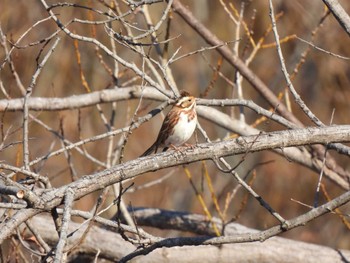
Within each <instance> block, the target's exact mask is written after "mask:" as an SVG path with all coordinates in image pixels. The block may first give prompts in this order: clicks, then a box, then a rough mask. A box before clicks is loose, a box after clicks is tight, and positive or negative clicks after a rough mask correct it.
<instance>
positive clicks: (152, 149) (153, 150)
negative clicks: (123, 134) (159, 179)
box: [140, 143, 158, 157]
mask: <svg viewBox="0 0 350 263" xmlns="http://www.w3.org/2000/svg"><path fill="white" fill-rule="evenodd" d="M157 149H158V147H157V144H156V143H153V144H152V146H151V147H149V148H148V149H147V150H146V151H145V152H144V153H143V154H142V155H141V156H140V157H144V156H147V155H150V154H151V153H153V152H157Z"/></svg>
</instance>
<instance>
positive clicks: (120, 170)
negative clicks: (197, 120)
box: [0, 125, 350, 243]
mask: <svg viewBox="0 0 350 263" xmlns="http://www.w3.org/2000/svg"><path fill="white" fill-rule="evenodd" d="M349 141H350V125H340V126H331V127H324V128H304V129H296V130H287V131H278V132H269V133H263V134H262V133H261V134H258V135H253V136H245V137H244V136H242V137H238V138H237V139H231V140H227V141H222V142H217V143H205V144H199V145H198V146H197V147H195V148H194V149H192V148H188V149H183V150H182V151H179V152H175V151H168V152H165V153H160V154H156V155H151V156H147V157H143V158H138V159H136V160H132V161H129V162H125V163H123V164H120V165H116V166H114V167H112V168H110V169H106V170H104V171H102V172H99V173H96V174H92V175H87V176H83V177H82V178H81V179H79V180H77V181H74V182H72V183H70V184H68V185H66V186H62V187H60V188H58V189H48V190H45V191H44V192H43V193H42V194H41V196H40V197H41V200H42V202H40V204H37V206H34V208H39V209H45V210H50V209H52V208H54V207H56V206H58V205H60V204H61V203H62V199H63V197H64V195H65V191H66V189H67V188H68V187H70V188H71V189H72V190H73V191H74V193H75V198H76V199H79V198H81V197H83V196H85V195H87V194H90V193H92V192H94V191H97V190H100V189H104V188H105V187H107V186H109V185H112V184H114V183H117V182H120V181H122V180H126V179H131V178H134V177H136V176H139V175H141V174H144V173H147V172H152V171H156V170H160V169H163V168H167V167H172V166H176V165H180V164H186V163H193V162H196V161H199V160H207V159H213V158H219V157H223V156H230V155H235V154H243V153H246V152H248V151H249V152H256V151H262V150H267V149H276V148H280V149H283V148H284V147H290V146H301V145H307V144H326V143H329V142H349ZM345 187H348V183H347V182H346V181H344V188H345ZM31 211H32V212H31V213H30V215H29V216H33V215H35V214H36V213H38V212H40V211H37V210H31ZM12 219H13V220H11V221H10V222H8V223H7V224H6V225H4V226H3V227H2V228H1V229H0V243H1V242H2V241H3V240H4V239H6V238H7V237H8V236H9V235H11V233H12V232H13V231H14V229H15V228H16V227H18V225H19V224H21V223H22V222H24V221H25V220H26V219H27V218H24V217H23V215H22V214H21V211H19V212H17V213H16V214H15V215H14V216H13V218H12Z"/></svg>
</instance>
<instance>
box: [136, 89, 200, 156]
mask: <svg viewBox="0 0 350 263" xmlns="http://www.w3.org/2000/svg"><path fill="white" fill-rule="evenodd" d="M195 107H196V99H195V97H193V96H191V95H190V94H189V93H188V92H186V91H182V92H181V97H180V98H179V99H178V100H177V102H176V103H175V105H174V106H173V108H172V109H171V110H170V111H169V112H168V114H167V115H166V117H165V119H164V121H163V124H162V127H161V128H160V131H159V134H158V137H157V140H156V141H155V142H154V143H153V144H152V146H151V147H149V148H148V149H147V150H146V151H145V152H144V153H143V154H142V155H141V156H146V155H149V154H151V153H153V152H157V150H158V148H160V147H164V149H163V151H166V150H167V149H168V148H169V147H171V146H172V147H174V148H176V147H177V146H180V145H182V144H184V143H185V142H186V141H188V139H190V138H191V136H192V134H193V132H194V130H195V129H196V124H197V113H196V109H195Z"/></svg>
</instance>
